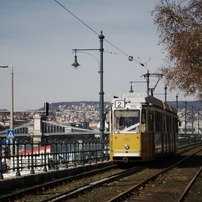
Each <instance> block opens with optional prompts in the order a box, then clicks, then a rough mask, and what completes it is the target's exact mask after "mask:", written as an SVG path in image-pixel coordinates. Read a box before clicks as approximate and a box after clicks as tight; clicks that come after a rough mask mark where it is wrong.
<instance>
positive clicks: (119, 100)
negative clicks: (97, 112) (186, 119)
mask: <svg viewBox="0 0 202 202" xmlns="http://www.w3.org/2000/svg"><path fill="white" fill-rule="evenodd" d="M111 104H112V107H111V113H110V117H111V119H110V121H111V123H110V159H111V160H112V161H114V162H117V163H121V162H124V163H128V162H137V161H151V160H155V159H158V158H162V157H165V156H168V155H171V154H174V153H175V152H176V151H177V149H178V142H177V137H178V117H177V111H176V109H175V108H173V107H172V106H170V105H168V104H166V103H164V102H162V101H161V100H159V99H157V98H155V97H153V96H147V94H145V93H135V92H132V93H131V92H126V93H122V94H120V96H119V97H116V98H114V99H113V100H112V103H111Z"/></svg>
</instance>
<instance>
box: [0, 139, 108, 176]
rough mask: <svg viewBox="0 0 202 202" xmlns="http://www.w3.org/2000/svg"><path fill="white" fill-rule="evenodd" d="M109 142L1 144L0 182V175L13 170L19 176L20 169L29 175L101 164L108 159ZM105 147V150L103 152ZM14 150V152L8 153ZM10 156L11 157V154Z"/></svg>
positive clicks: (20, 142) (19, 142)
mask: <svg viewBox="0 0 202 202" xmlns="http://www.w3.org/2000/svg"><path fill="white" fill-rule="evenodd" d="M108 144H109V141H108V140H106V141H103V143H102V145H104V147H103V146H102V145H101V142H100V141H96V140H95V141H89V142H88V141H83V140H75V141H73V142H68V141H67V140H64V141H58V140H55V141H52V142H44V143H43V144H41V143H34V142H33V141H30V142H29V141H15V143H12V144H10V143H9V144H7V145H5V144H4V143H2V142H1V143H0V179H3V173H4V172H9V171H16V176H20V175H21V174H20V172H21V171H23V170H29V171H30V174H34V173H35V171H36V170H37V171H38V170H41V171H42V172H47V171H48V170H58V169H63V168H68V167H70V166H72V167H76V166H83V165H85V164H91V163H97V162H99V161H100V162H103V161H108V160H109V145H108ZM102 148H104V149H102ZM11 151H13V152H11ZM12 153H13V154H12Z"/></svg>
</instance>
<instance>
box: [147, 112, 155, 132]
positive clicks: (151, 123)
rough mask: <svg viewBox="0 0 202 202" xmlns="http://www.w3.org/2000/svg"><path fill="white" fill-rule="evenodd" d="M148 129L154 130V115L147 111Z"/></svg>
mask: <svg viewBox="0 0 202 202" xmlns="http://www.w3.org/2000/svg"><path fill="white" fill-rule="evenodd" d="M148 130H149V131H154V115H153V112H149V117H148Z"/></svg>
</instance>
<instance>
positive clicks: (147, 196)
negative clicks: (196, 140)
mask: <svg viewBox="0 0 202 202" xmlns="http://www.w3.org/2000/svg"><path fill="white" fill-rule="evenodd" d="M197 154H198V155H200V157H201V158H200V159H201V160H202V149H200V150H198V151H197V152H195V153H194V154H191V155H189V156H186V157H184V158H183V159H182V160H180V161H179V162H177V163H175V164H173V165H171V166H169V167H167V168H166V169H164V170H162V171H160V172H159V173H157V174H155V175H152V176H151V177H150V178H148V179H146V180H144V181H142V182H140V183H139V184H137V185H135V186H133V187H131V188H130V189H128V190H126V191H125V192H123V193H121V194H119V195H118V196H116V197H114V198H113V199H111V200H108V202H116V201H124V200H126V199H127V201H128V202H130V201H131V202H132V201H137V200H138V201H150V202H151V201H169V202H171V201H178V202H182V201H184V200H185V197H186V196H187V195H188V194H189V190H190V188H191V187H192V186H193V184H194V182H195V180H196V179H197V177H198V176H199V175H200V173H201V171H202V167H199V166H200V165H201V164H202V163H197V157H196V155H197ZM188 165H189V166H188ZM191 167H193V168H192V169H191ZM186 168H188V170H187V169H186ZM201 199H202V196H201ZM187 201H191V200H187Z"/></svg>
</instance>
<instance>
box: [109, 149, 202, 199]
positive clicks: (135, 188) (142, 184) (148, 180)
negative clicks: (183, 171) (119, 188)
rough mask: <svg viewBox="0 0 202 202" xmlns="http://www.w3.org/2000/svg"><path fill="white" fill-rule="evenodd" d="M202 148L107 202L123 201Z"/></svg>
mask: <svg viewBox="0 0 202 202" xmlns="http://www.w3.org/2000/svg"><path fill="white" fill-rule="evenodd" d="M201 151H202V149H200V150H198V151H196V152H195V153H193V154H191V155H189V156H187V157H185V158H184V159H182V160H180V161H178V162H177V163H175V164H173V165H171V166H169V167H168V168H166V169H164V170H162V171H160V172H159V173H157V174H155V175H153V176H151V177H150V178H148V179H146V180H144V181H142V182H140V183H139V184H137V185H135V186H133V187H131V188H130V189H128V190H126V191H125V192H122V193H121V194H119V195H118V196H116V197H114V198H112V199H110V200H108V201H107V202H117V201H121V200H123V199H126V198H128V196H130V195H131V193H132V192H134V191H137V190H138V189H139V188H140V187H144V186H145V185H146V184H148V183H149V182H150V181H154V180H155V179H157V178H158V177H159V176H160V175H162V174H165V173H166V172H168V171H170V170H171V169H173V168H174V167H176V166H177V165H179V164H180V163H182V162H183V161H185V160H187V159H188V158H190V157H191V156H193V155H195V154H196V153H198V152H201Z"/></svg>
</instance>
